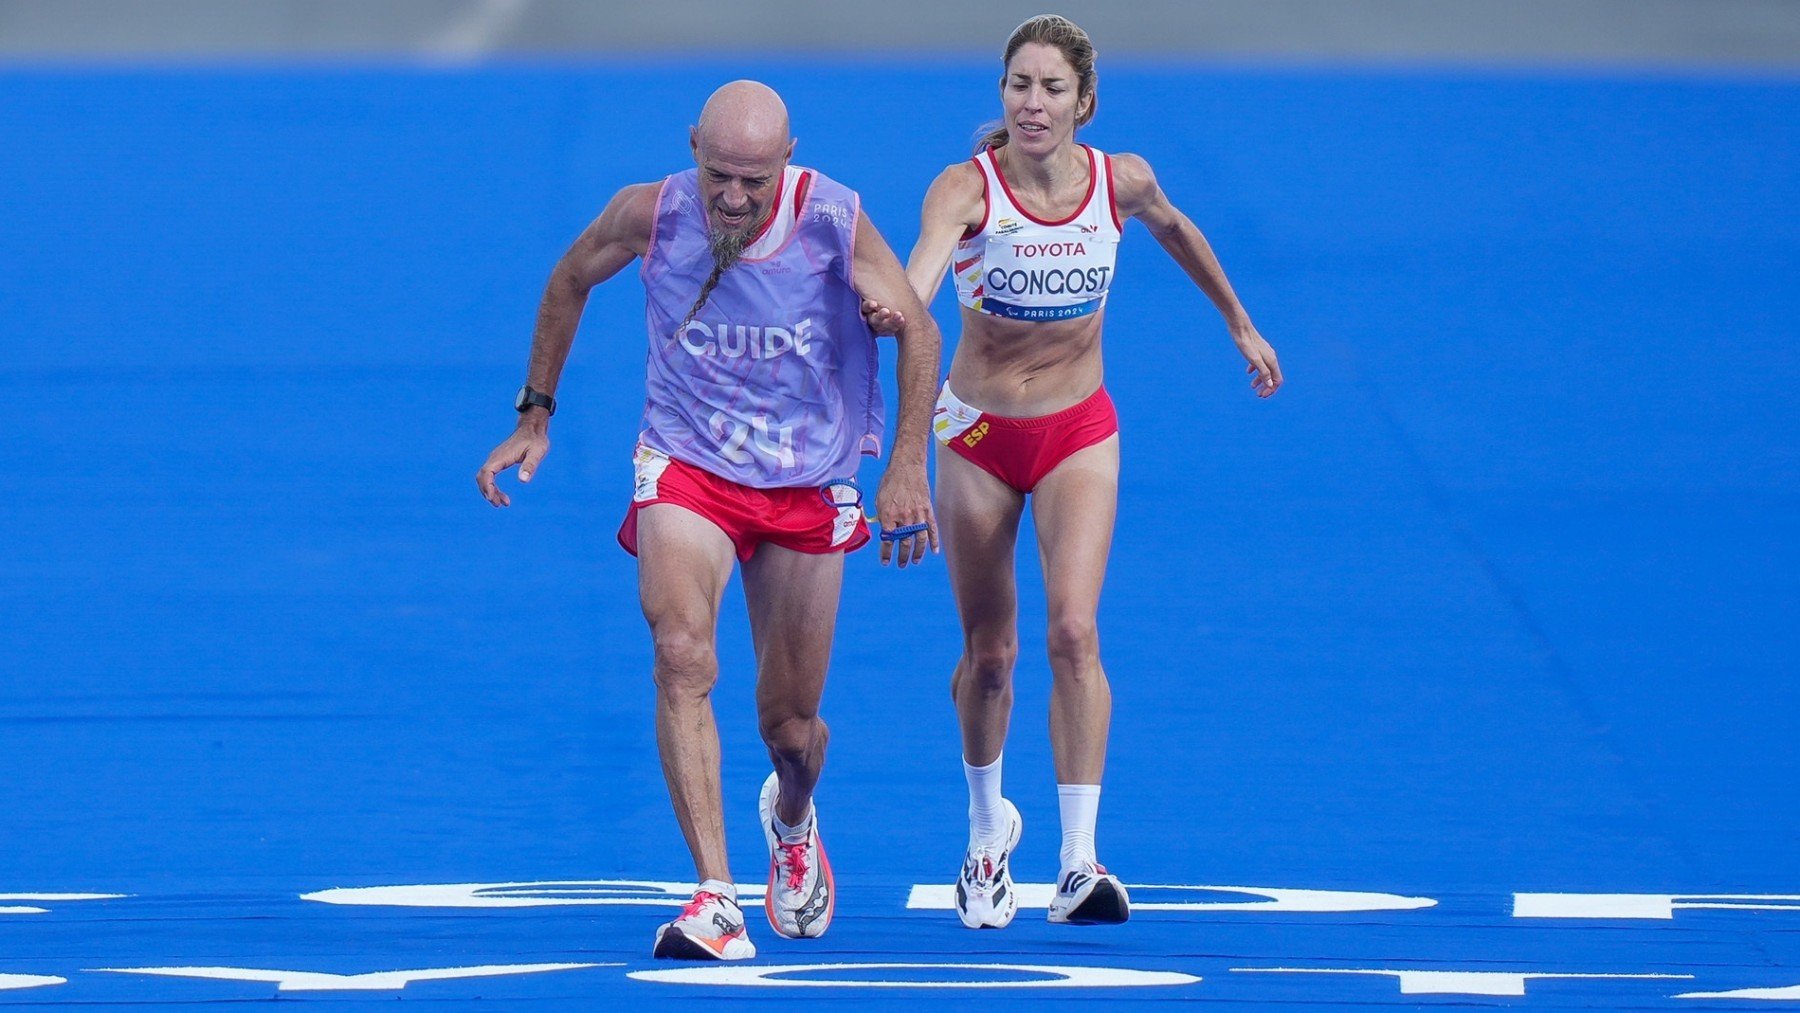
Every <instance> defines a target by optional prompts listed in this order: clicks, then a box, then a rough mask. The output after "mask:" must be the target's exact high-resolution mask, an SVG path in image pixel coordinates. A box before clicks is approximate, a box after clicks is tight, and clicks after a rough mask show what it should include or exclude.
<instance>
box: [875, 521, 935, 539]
mask: <svg viewBox="0 0 1800 1013" xmlns="http://www.w3.org/2000/svg"><path fill="white" fill-rule="evenodd" d="M930 527H931V525H929V524H907V525H904V526H902V527H898V528H895V529H893V530H892V531H888V530H885V529H884V530H883V531H882V532H881V540H882V541H884V542H897V541H899V540H900V539H902V538H911V537H912V536H914V535H916V534H918V533H919V532H921V531H925V530H927V529H929V528H930Z"/></svg>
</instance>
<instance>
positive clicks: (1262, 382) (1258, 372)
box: [1231, 321, 1281, 397]
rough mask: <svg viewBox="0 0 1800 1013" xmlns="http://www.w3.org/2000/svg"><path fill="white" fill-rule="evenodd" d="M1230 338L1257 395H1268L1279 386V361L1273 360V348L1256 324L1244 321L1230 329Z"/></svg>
mask: <svg viewBox="0 0 1800 1013" xmlns="http://www.w3.org/2000/svg"><path fill="white" fill-rule="evenodd" d="M1231 340H1232V341H1233V342H1235V343H1236V344H1237V349H1238V352H1239V354H1241V355H1243V357H1244V362H1245V363H1246V365H1245V366H1244V372H1246V373H1249V374H1250V387H1251V389H1252V390H1254V391H1256V396H1257V397H1268V396H1269V395H1271V394H1273V393H1275V392H1276V391H1277V390H1279V389H1280V388H1281V363H1279V362H1276V361H1275V349H1273V348H1271V347H1269V343H1268V342H1267V341H1264V340H1263V336H1262V335H1261V334H1258V333H1257V331H1256V325H1254V324H1252V323H1250V322H1249V321H1245V322H1244V323H1242V324H1239V325H1238V326H1236V327H1233V328H1232V329H1231Z"/></svg>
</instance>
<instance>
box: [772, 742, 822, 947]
mask: <svg viewBox="0 0 1800 1013" xmlns="http://www.w3.org/2000/svg"><path fill="white" fill-rule="evenodd" d="M780 790H781V781H780V779H779V776H778V775H776V774H770V775H769V779H768V780H767V781H764V782H763V787H762V797H761V798H759V799H758V800H757V812H758V813H759V814H760V815H761V816H762V828H763V838H764V839H765V840H767V841H768V842H769V892H768V893H767V894H766V895H765V896H764V898H763V910H764V911H766V912H768V915H769V924H770V925H773V926H774V927H775V931H776V932H779V933H781V934H782V935H784V936H786V937H788V938H789V939H806V938H813V937H817V936H822V935H824V934H825V930H826V929H828V928H830V927H831V916H832V913H833V912H834V911H835V910H836V908H837V892H836V883H835V881H834V880H833V879H832V878H831V862H830V861H829V860H828V859H827V858H826V857H825V845H824V844H822V843H820V841H819V808H818V806H817V805H815V806H813V813H812V826H811V827H810V828H809V829H808V830H807V832H806V840H805V841H803V842H801V843H799V844H783V843H782V841H781V838H779V837H777V836H776V834H775V796H776V795H777V794H778V793H779V792H780Z"/></svg>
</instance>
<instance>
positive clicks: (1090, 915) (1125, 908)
mask: <svg viewBox="0 0 1800 1013" xmlns="http://www.w3.org/2000/svg"><path fill="white" fill-rule="evenodd" d="M1130 919H1131V905H1129V904H1128V903H1126V901H1125V898H1124V896H1123V895H1121V894H1120V893H1119V891H1118V890H1117V889H1116V888H1115V887H1114V886H1113V885H1112V883H1111V882H1110V881H1108V880H1104V879H1103V880H1101V881H1100V882H1099V883H1096V884H1095V885H1094V892H1093V893H1090V894H1088V896H1087V899H1086V900H1084V901H1082V902H1081V903H1079V904H1077V905H1075V907H1074V908H1072V909H1071V910H1070V911H1069V916H1068V918H1067V919H1066V920H1067V922H1068V924H1070V925H1118V924H1121V923H1123V922H1126V921H1129V920H1130Z"/></svg>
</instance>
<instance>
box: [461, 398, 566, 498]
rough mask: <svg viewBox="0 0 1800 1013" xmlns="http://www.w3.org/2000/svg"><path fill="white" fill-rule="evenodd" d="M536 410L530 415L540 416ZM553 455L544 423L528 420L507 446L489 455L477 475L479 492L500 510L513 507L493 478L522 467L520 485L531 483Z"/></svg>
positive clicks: (521, 424) (523, 421)
mask: <svg viewBox="0 0 1800 1013" xmlns="http://www.w3.org/2000/svg"><path fill="white" fill-rule="evenodd" d="M542 410H543V409H541V408H534V409H532V410H531V412H530V413H528V414H535V413H537V412H541V411H542ZM549 452H550V437H549V435H548V434H546V432H545V430H544V424H543V422H542V421H537V422H533V421H532V420H530V419H529V418H527V419H521V420H520V421H519V428H517V429H515V430H513V434H512V435H511V436H508V437H507V438H506V442H505V443H502V444H500V445H499V446H498V447H495V448H494V452H493V453H491V454H489V455H488V459H487V463H486V464H484V465H482V466H481V470H480V471H478V472H476V473H475V485H476V486H477V487H478V488H480V490H481V495H482V496H484V497H486V498H487V501H488V502H489V503H492V504H494V505H495V506H497V507H503V506H511V505H512V497H511V496H508V495H507V494H506V493H504V492H502V491H501V490H500V487H499V486H497V485H495V484H494V476H496V475H498V474H500V473H501V472H503V471H505V470H506V469H508V468H510V467H512V466H513V465H515V464H516V465H518V466H519V481H521V482H529V481H531V473H532V472H534V471H536V470H537V466H538V462H540V461H542V460H543V459H544V455H545V454H548V453H549Z"/></svg>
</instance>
